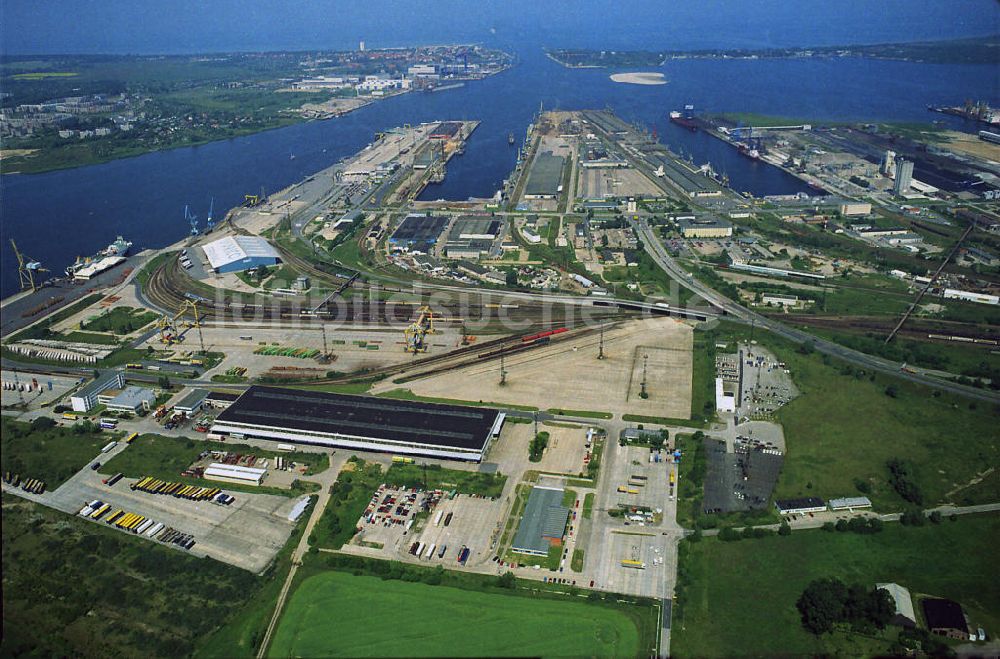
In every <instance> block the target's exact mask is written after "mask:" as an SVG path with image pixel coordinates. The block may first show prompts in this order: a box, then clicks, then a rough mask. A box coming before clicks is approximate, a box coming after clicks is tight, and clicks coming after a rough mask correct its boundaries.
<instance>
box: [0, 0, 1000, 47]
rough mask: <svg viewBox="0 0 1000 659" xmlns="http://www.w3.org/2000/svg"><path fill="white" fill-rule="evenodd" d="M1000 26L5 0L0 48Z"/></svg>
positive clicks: (706, 3)
mask: <svg viewBox="0 0 1000 659" xmlns="http://www.w3.org/2000/svg"><path fill="white" fill-rule="evenodd" d="M996 33H1000V3H998V2H997V1H996V0H947V1H941V0H880V1H876V0H835V1H829V0H825V1H820V0H672V1H666V0H618V1H616V2H594V1H586V0H575V1H574V0H507V1H498V0H426V1H425V0H367V1H364V2H359V1H357V0H346V1H345V0H314V1H305V0H280V1H279V0H253V1H251V0H169V1H166V2H164V1H162V0H158V1H151V0H102V1H95V0H3V1H2V2H0V50H2V52H3V53H4V54H9V55H18V54H21V55H30V54H53V53H59V54H62V53H91V54H98V53H114V54H126V53H134V54H151V53H193V52H199V53H200V52H220V51H236V50H252V51H260V50H310V49H321V48H354V47H356V46H357V44H358V41H360V40H362V39H363V40H365V41H366V44H367V46H368V47H369V48H378V47H389V46H402V45H416V44H422V43H456V42H469V41H475V42H485V43H488V44H496V45H513V46H518V45H522V46H525V47H534V46H538V45H548V46H553V47H579V46H590V47H607V48H629V47H630V48H649V49H669V48H678V49H680V48H698V47H721V46H728V47H760V46H789V45H830V44H844V43H873V42H884V41H905V40H922V39H923V40H927V39H943V38H950V37H956V36H981V35H988V34H996Z"/></svg>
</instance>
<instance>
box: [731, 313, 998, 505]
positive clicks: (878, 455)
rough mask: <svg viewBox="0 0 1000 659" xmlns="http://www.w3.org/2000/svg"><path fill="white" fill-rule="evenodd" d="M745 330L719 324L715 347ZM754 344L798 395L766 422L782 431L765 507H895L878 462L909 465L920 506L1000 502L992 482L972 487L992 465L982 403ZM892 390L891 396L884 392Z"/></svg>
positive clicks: (989, 409) (990, 426)
mask: <svg viewBox="0 0 1000 659" xmlns="http://www.w3.org/2000/svg"><path fill="white" fill-rule="evenodd" d="M749 331H750V329H749V328H737V327H734V326H732V325H729V324H722V325H721V326H720V328H719V329H717V330H714V334H715V336H716V338H717V339H719V340H723V341H729V342H732V341H733V340H734V338H735V337H736V336H742V337H746V336H747V335H748V334H749ZM755 337H756V340H757V341H759V342H760V344H761V345H763V346H765V347H768V348H771V349H772V350H773V351H774V352H775V354H776V355H777V356H778V358H779V359H781V360H782V361H784V362H786V363H787V365H788V368H789V370H791V374H792V379H793V380H794V381H795V384H796V385H797V386H798V388H799V390H800V391H801V392H802V395H801V396H800V397H799V398H796V399H795V400H793V401H792V402H791V403H789V404H788V405H787V406H785V407H784V408H782V409H780V410H778V412H777V413H776V420H777V421H778V422H779V423H781V424H782V425H783V427H784V433H785V442H786V445H787V450H786V455H785V463H784V466H783V467H782V471H781V475H780V477H779V479H778V484H777V487H776V488H775V492H774V496H775V498H793V497H798V496H819V497H823V498H831V497H840V496H855V495H857V494H860V493H861V492H859V490H858V487H857V484H858V483H861V484H862V486H863V487H865V488H866V489H868V490H869V491H868V492H864V494H865V495H866V496H868V497H869V498H871V500H872V502H873V503H874V504H875V507H876V508H878V509H882V510H899V509H901V508H903V507H904V504H905V502H904V501H903V499H902V498H900V497H899V496H898V495H897V494H896V493H895V491H894V490H893V489H892V488H891V487H890V486H889V484H888V476H889V474H888V470H887V469H886V466H885V463H886V461H887V460H889V459H891V458H894V457H899V458H901V459H903V460H905V461H906V462H908V463H909V464H910V465H912V473H913V477H914V480H915V481H916V482H917V484H918V486H919V487H920V489H921V490H922V492H923V495H924V505H925V506H927V507H929V506H933V505H936V504H938V503H944V502H952V503H956V504H960V505H969V504H975V503H990V502H994V501H1000V478H997V477H995V475H996V474H995V472H994V477H991V478H990V479H987V481H986V482H985V483H982V484H978V485H976V484H974V483H973V480H974V479H976V478H977V474H979V473H981V472H983V471H984V470H986V469H988V468H989V467H990V466H992V465H995V464H998V463H1000V441H998V439H1000V431H998V430H997V428H998V427H1000V423H998V422H1000V412H998V410H997V408H995V407H993V406H990V405H987V404H986V403H973V402H970V401H969V400H968V399H965V398H961V397H958V396H952V395H950V394H944V393H941V392H937V393H936V394H935V392H934V390H932V389H931V388H929V387H924V386H922V385H917V384H911V383H908V382H905V381H903V380H900V379H898V378H895V377H890V376H884V375H877V376H874V379H872V377H873V376H872V375H871V374H870V373H864V374H861V373H859V371H858V370H857V369H853V368H851V367H846V365H845V364H843V363H841V362H838V361H836V360H832V359H827V358H824V356H823V355H820V354H819V353H815V352H813V353H810V354H803V353H802V352H801V351H800V350H799V349H798V347H796V346H793V345H792V344H791V343H789V342H786V341H783V340H781V339H778V338H777V337H775V336H773V335H771V334H769V333H767V332H761V331H759V330H758V331H757V333H756V335H755ZM890 386H891V387H892V388H893V391H894V393H895V394H896V395H895V397H892V396H890V395H888V394H887V393H886V390H887V389H888V388H889V387H890Z"/></svg>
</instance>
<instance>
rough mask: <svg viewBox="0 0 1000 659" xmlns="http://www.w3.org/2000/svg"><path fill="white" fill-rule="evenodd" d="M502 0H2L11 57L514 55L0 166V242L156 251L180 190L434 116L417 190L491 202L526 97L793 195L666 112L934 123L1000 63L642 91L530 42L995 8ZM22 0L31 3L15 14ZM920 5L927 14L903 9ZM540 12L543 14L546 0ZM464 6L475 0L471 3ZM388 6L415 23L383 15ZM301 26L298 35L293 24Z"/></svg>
mask: <svg viewBox="0 0 1000 659" xmlns="http://www.w3.org/2000/svg"><path fill="white" fill-rule="evenodd" d="M138 4H139V5H143V4H144V3H138ZM514 4H515V7H514V9H508V7H509V5H508V4H505V3H489V2H486V3H470V2H458V1H457V0H451V1H446V2H440V3H426V4H424V3H403V2H398V3H393V2H389V3H374V5H373V6H370V7H367V8H360V9H358V8H357V3H348V4H344V3H318V4H315V3H298V4H296V3H288V4H286V3H267V2H261V3H249V2H241V1H239V0H232V1H230V0H224V1H222V0H220V2H217V3H207V6H209V7H211V8H212V10H211V11H213V12H214V14H213V15H212V16H210V17H208V19H210V20H208V19H207V20H206V21H205V22H204V23H203V24H196V23H193V22H192V19H191V16H194V15H197V13H198V12H199V11H202V12H204V11H207V10H206V9H205V6H206V4H205V3H196V4H195V3H192V4H191V6H190V7H188V9H189V10H190V13H189V14H186V13H185V6H186V5H185V4H184V3H180V4H176V3H170V7H171V8H172V12H171V17H167V18H164V20H163V21H161V22H157V21H156V20H152V18H154V17H150V16H147V17H146V19H144V21H143V23H142V27H141V29H140V30H139V33H140V34H142V35H144V39H142V40H141V41H136V40H135V38H136V36H135V33H136V30H135V29H132V30H131V31H128V32H127V33H123V32H121V31H115V30H114V28H115V24H114V23H115V20H119V19H114V20H112V19H108V18H107V17H108V16H109V15H110V14H112V13H113V12H114V11H115V10H116V9H117V10H118V12H119V13H120V14H121V16H120V17H119V18H120V20H127V19H128V17H129V16H130V14H131V13H134V12H135V11H136V9H135V5H134V4H133V3H119V2H106V3H89V2H82V3H75V6H76V7H77V8H78V9H80V10H81V17H80V18H79V20H77V21H76V22H75V23H72V24H70V23H69V22H67V21H66V19H65V18H64V17H62V16H61V15H58V16H57V14H59V12H58V9H59V8H60V7H61V8H65V5H64V4H62V3H51V2H41V3H37V2H36V3H19V2H10V3H5V8H4V12H5V13H4V20H3V21H2V22H0V36H2V37H3V38H2V43H3V48H4V50H5V52H7V53H25V54H30V53H33V52H35V53H37V52H57V51H60V48H63V49H64V50H62V52H65V51H72V52H206V51H221V50H245V49H248V48H249V47H250V45H251V44H253V45H255V46H256V48H257V49H262V50H266V49H279V48H287V49H293V48H295V49H302V48H319V47H326V48H331V47H344V48H346V47H354V46H355V45H356V41H357V39H359V38H364V39H366V41H367V43H368V45H369V47H379V46H390V45H401V44H412V43H435V42H452V43H454V42H459V41H482V42H485V43H487V44H490V45H496V46H499V47H503V48H505V49H507V50H509V51H512V52H515V53H516V54H517V55H518V64H517V65H516V66H515V67H514V68H512V69H511V70H509V71H507V72H505V73H502V74H500V75H497V76H494V77H492V78H489V79H487V80H483V81H477V82H470V83H468V84H466V85H465V86H464V87H462V88H460V89H454V90H450V91H444V92H439V93H434V94H423V93H413V94H407V95H404V96H399V97H395V98H391V99H387V100H385V101H383V102H378V103H375V104H372V105H370V106H368V107H366V108H363V109H362V110H359V111H357V112H355V113H352V114H350V115H347V116H345V117H341V118H338V119H334V120H330V121H320V122H310V123H305V124H299V125H296V126H291V127H288V128H283V129H279V130H274V131H268V132H264V133H259V134H256V135H252V136H248V137H242V138H237V139H232V140H225V141H220V142H214V143H211V144H207V145H202V146H198V147H192V148H184V149H176V150H172V151H165V152H159V153H152V154H147V155H144V156H139V157H135V158H129V159H124V160H118V161H114V162H110V163H106V164H103V165H94V166H90V167H82V168H77V169H72V170H66V171H59V172H51V173H47V174H38V175H30V176H22V175H4V176H3V177H2V178H0V233H2V238H3V242H4V244H6V243H7V239H8V238H10V237H13V238H14V239H15V240H17V242H18V246H19V247H20V248H21V249H22V250H23V251H24V252H25V253H27V254H29V255H31V256H32V257H33V258H36V259H39V260H41V261H43V262H44V263H45V264H46V265H47V266H48V267H49V268H50V269H53V270H60V269H62V268H63V267H65V265H67V264H69V263H70V262H72V260H73V259H74V258H75V257H76V256H77V255H78V254H90V253H93V252H94V251H96V250H97V249H99V248H101V247H103V246H104V245H106V244H107V243H109V242H110V241H111V240H113V239H114V237H115V236H116V235H118V234H122V235H124V236H126V237H127V238H129V239H130V240H132V241H133V242H134V243H135V245H136V247H135V249H138V248H142V247H160V246H163V245H166V244H169V243H171V242H173V241H175V240H177V239H178V238H180V237H182V236H183V235H184V234H185V232H186V231H187V229H188V225H187V224H186V223H185V222H184V220H183V209H184V205H185V204H192V205H193V207H194V208H195V212H198V213H199V214H200V215H201V216H202V217H204V215H205V212H206V211H207V208H208V203H209V199H210V198H211V197H214V198H215V208H216V215H217V216H222V215H223V214H224V212H225V209H228V208H230V207H232V206H233V205H236V204H237V203H239V202H240V201H241V200H242V198H243V195H244V194H246V193H249V192H255V191H257V190H259V189H260V187H261V186H262V185H263V186H265V188H266V189H268V190H275V189H279V188H282V187H285V186H286V185H289V184H291V183H293V182H295V181H297V180H300V179H302V178H304V177H305V176H307V175H309V174H310V173H312V172H314V171H316V170H319V169H321V168H323V167H326V166H328V165H330V164H332V163H333V162H335V161H337V160H339V159H340V158H341V157H343V156H345V155H348V154H351V153H353V152H355V151H357V150H358V149H360V148H362V147H364V146H365V145H366V144H367V143H368V142H370V141H371V140H372V139H373V136H374V134H375V133H376V132H378V131H380V130H384V129H386V128H389V127H392V126H397V125H401V124H403V123H417V122H421V121H431V120H436V119H449V118H457V119H478V120H480V121H481V122H482V123H481V124H480V126H479V128H478V129H477V130H476V132H475V133H474V134H473V136H472V138H471V139H470V141H469V143H468V146H467V149H466V153H465V155H464V156H461V157H456V158H454V159H452V161H451V163H450V164H449V166H448V177H447V179H446V180H445V182H444V183H443V184H441V185H437V186H433V187H431V188H428V190H427V191H426V192H425V195H424V197H425V198H430V199H436V198H447V199H465V198H467V197H469V196H477V197H483V196H490V195H492V194H493V192H494V191H495V190H496V189H497V188H498V187H499V185H500V182H501V181H502V180H503V179H504V178H506V177H507V176H508V175H509V172H510V170H511V169H512V167H513V165H514V160H515V157H516V156H515V150H514V149H513V148H512V147H510V146H509V145H508V144H507V139H506V138H507V134H508V133H510V132H513V133H514V134H515V135H516V136H518V137H521V136H522V135H523V134H524V130H525V127H526V126H527V123H528V122H529V121H530V120H531V117H532V115H533V114H534V113H535V112H536V111H537V110H538V108H539V105H540V104H541V105H542V106H544V107H545V108H547V109H551V108H560V109H583V108H605V107H611V108H613V109H614V110H615V111H616V112H617V113H619V114H620V115H621V116H622V117H623V118H625V119H626V120H629V121H639V122H642V123H643V124H645V125H647V126H649V127H651V128H656V130H657V132H658V134H659V138H660V139H661V141H663V142H665V143H667V144H668V145H669V146H671V147H672V148H673V149H674V150H678V149H683V150H684V151H685V152H687V153H690V154H691V155H692V156H693V158H694V160H695V161H696V162H698V163H704V162H711V163H712V165H713V166H714V167H715V168H716V169H717V170H718V171H724V172H726V173H727V174H728V175H729V177H730V180H731V182H732V185H733V186H734V187H735V188H736V189H738V190H747V191H751V192H753V193H754V194H778V193H787V192H794V191H798V190H803V189H805V188H804V186H803V185H802V184H801V183H800V182H799V181H798V180H797V179H794V178H793V177H790V176H788V175H786V174H784V173H783V172H780V171H779V170H776V169H774V168H772V167H768V166H766V165H764V164H762V163H756V162H752V161H750V160H748V159H746V158H744V157H742V156H740V155H738V154H737V153H735V151H733V150H732V149H731V148H729V147H728V146H726V145H725V144H723V143H721V142H719V141H718V140H714V139H712V138H710V137H708V136H706V135H704V134H702V133H690V132H688V131H686V130H683V129H682V128H680V127H678V126H676V125H674V124H671V123H670V122H669V121H668V119H667V113H668V112H669V111H670V110H672V109H676V108H679V107H680V106H682V105H684V104H686V103H693V104H695V105H696V106H697V107H698V108H701V109H703V110H707V111H713V112H724V111H743V112H757V113H764V114H772V115H781V116H789V117H814V118H818V119H852V120H894V121H929V120H931V119H940V118H941V117H940V115H929V114H928V112H927V110H926V109H925V108H926V106H927V105H928V104H940V103H953V102H959V101H961V100H964V99H965V98H982V99H984V100H990V101H992V102H993V103H996V102H997V100H998V97H1000V94H998V86H1000V85H998V77H997V70H996V69H995V67H990V66H967V65H931V64H915V63H904V62H888V61H871V60H859V59H809V60H756V61H746V60H734V61H717V60H683V61H681V60H678V61H670V62H668V63H667V64H666V65H664V66H663V67H662V72H663V73H664V74H665V76H666V78H667V80H668V81H669V82H668V84H666V85H663V86H655V87H653V86H650V87H645V86H636V85H626V84H619V83H614V82H611V81H610V79H609V74H610V73H611V72H610V71H607V70H596V69H582V70H570V69H565V68H563V67H561V66H559V65H557V64H555V63H554V62H552V61H550V60H549V59H547V58H546V57H545V56H544V54H543V52H542V47H543V46H545V45H550V46H589V47H608V48H626V47H627V48H649V49H659V48H698V47H722V46H745V47H753V46H764V45H794V44H824V43H857V42H878V41H898V40H910V39H920V38H932V37H937V38H944V37H948V36H959V35H975V34H984V33H990V32H995V31H997V25H996V20H997V18H996V17H997V15H998V12H997V9H996V4H995V3H982V2H978V3H975V2H970V3H959V4H954V3H942V2H926V3H913V2H909V3H900V2H895V1H892V2H883V3H870V2H844V3H819V2H815V3H814V2H805V3H801V2H797V3H788V2H779V1H778V0H769V1H768V2H763V3H752V6H753V7H754V8H755V11H751V12H747V11H745V9H746V7H747V6H748V4H745V3H740V2H727V1H724V0H717V1H713V2H697V3H677V4H676V5H675V4H674V3H670V7H669V8H667V9H662V8H661V9H655V8H651V6H652V5H657V4H659V3H639V2H623V3H617V4H615V5H612V4H610V3H609V4H607V5H605V4H601V5H596V4H593V3H590V4H587V3H583V4H579V3H570V2H557V3H552V4H551V5H547V4H546V3H541V4H529V3H527V2H517V3H514ZM29 6H30V7H31V8H34V9H33V10H32V11H30V12H29V10H28V9H27V7H29ZM162 6H164V5H160V4H156V5H153V4H152V3H150V4H149V5H148V6H147V7H146V9H147V10H149V11H150V12H152V13H153V14H156V12H158V11H162V10H161V9H158V8H159V7H162ZM317 6H320V7H321V8H322V7H325V8H326V10H328V11H332V10H331V9H330V8H331V7H333V9H334V10H335V9H337V8H340V9H341V10H342V11H343V12H349V13H350V15H351V16H353V17H354V20H353V22H352V21H346V22H345V21H337V20H331V21H326V22H323V21H320V20H319V18H318V17H317V16H316V12H317V11H319V10H317V8H316V7H317ZM517 6H520V10H521V12H522V13H521V14H520V15H519V14H518V7H517ZM832 6H835V7H836V9H831V7H832ZM915 6H916V7H918V8H920V9H921V10H922V13H919V15H915V13H914V11H913V9H914V7H915ZM373 7H374V8H373ZM545 7H549V8H550V11H549V13H546V11H545ZM289 8H291V9H292V10H296V9H297V10H300V11H299V13H297V14H296V16H295V20H294V21H293V20H288V21H274V20H272V21H270V22H269V21H268V20H267V17H268V16H272V17H273V16H274V15H275V14H276V12H281V11H283V10H288V9H289ZM477 8H480V9H481V11H475V9H477ZM595 8H596V9H600V11H597V10H596V9H595ZM851 8H854V9H856V10H857V11H856V13H855V14H850V13H849V12H846V11H844V10H845V9H851ZM904 8H907V9H906V10H905V11H904ZM88 9H90V10H92V12H91V13H90V14H88V13H87V12H86V10H88ZM376 9H379V11H376ZM470 10H473V11H470ZM240 11H243V12H244V14H243V15H244V16H251V17H252V18H253V25H256V26H257V28H256V33H254V30H253V29H249V28H248V30H249V33H248V32H247V31H246V30H244V31H239V30H236V31H234V30H228V31H227V30H224V29H222V28H221V27H219V22H220V21H222V22H225V21H227V20H230V19H231V18H232V17H233V16H235V15H236V13H238V12H240ZM392 11H396V12H397V13H396V14H393V13H392ZM421 11H422V12H423V13H422V14H421V13H420V12H421ZM227 12H229V14H227ZM609 12H610V13H609ZM630 12H631V13H630ZM893 12H895V13H896V15H895V17H894V16H893ZM29 13H30V16H29ZM63 13H65V12H63ZM82 14H86V16H83V15H82ZM91 14H93V16H103V17H105V18H106V19H107V20H111V24H110V25H107V24H102V25H101V26H95V25H90V23H91V22H92V16H91ZM334 15H336V16H343V15H344V14H331V16H334ZM387 16H389V17H391V16H396V17H400V16H401V17H403V18H404V19H405V18H410V19H412V20H401V21H390V20H383V19H384V18H385V17H387ZM380 17H381V19H380ZM946 19H947V20H946ZM32 21H34V23H32ZM46 21H47V22H46ZM463 21H464V22H463ZM831 21H834V22H831ZM132 25H133V26H134V25H136V24H135V23H133V24H132ZM88 26H89V28H90V29H89V31H88ZM32 28H38V29H37V30H36V31H35V33H34V34H33V36H32V37H31V39H26V38H25V36H24V35H25V34H26V32H25V31H26V30H30V29H32ZM296 28H297V29H298V32H297V34H298V35H299V38H298V40H294V39H291V37H290V36H289V35H290V33H291V32H294V31H295V29H296ZM449 28H450V30H449ZM942 30H944V31H942ZM240 39H243V40H242V41H241V40H240ZM290 155H295V158H294V159H291V158H290V157H289V156H290ZM0 249H3V248H0ZM0 254H2V255H3V258H2V273H0V274H2V287H0V292H2V295H3V296H7V295H9V294H11V293H13V292H15V291H16V287H17V272H16V263H15V262H14V260H13V258H11V254H10V250H9V249H3V251H2V252H0Z"/></svg>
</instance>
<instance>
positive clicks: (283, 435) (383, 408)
mask: <svg viewBox="0 0 1000 659" xmlns="http://www.w3.org/2000/svg"><path fill="white" fill-rule="evenodd" d="M504 418H505V415H504V414H503V413H502V412H499V411H497V410H493V409H487V408H482V407H466V406H464V405H439V404H432V403H423V402H418V401H407V400H393V399H389V398H376V397H374V396H348V395H344V394H333V393H326V392H322V391H303V390H299V389H284V388H280V387H262V386H253V387H250V388H249V389H247V391H246V393H244V394H243V395H242V396H240V397H239V399H238V400H237V401H236V402H235V403H233V404H232V405H231V406H230V407H229V408H228V409H226V410H225V411H223V412H222V413H221V414H219V416H218V417H217V418H216V420H215V423H214V424H213V425H212V429H211V432H212V433H213V434H218V435H228V436H230V437H235V438H251V439H269V440H276V441H284V442H294V443H299V444H313V445H319V446H336V447H342V448H348V449H356V450H364V451H379V452H383V453H395V454H404V455H423V456H428V457H437V458H448V459H452V460H467V461H470V462H480V461H481V460H482V458H483V454H484V453H485V452H486V450H487V449H488V448H489V445H490V442H491V441H492V439H493V438H494V437H495V436H497V435H499V434H500V429H501V427H502V426H503V421H504Z"/></svg>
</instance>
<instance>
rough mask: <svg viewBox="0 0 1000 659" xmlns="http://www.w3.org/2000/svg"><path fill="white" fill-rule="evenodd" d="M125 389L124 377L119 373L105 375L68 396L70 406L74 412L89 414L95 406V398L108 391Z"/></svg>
mask: <svg viewBox="0 0 1000 659" xmlns="http://www.w3.org/2000/svg"><path fill="white" fill-rule="evenodd" d="M124 387H125V376H124V375H122V374H121V372H119V371H114V372H112V373H106V374H104V375H102V376H101V377H99V378H97V379H96V380H94V381H93V382H91V383H90V384H88V385H87V386H85V387H83V388H82V389H80V390H79V391H78V392H76V393H75V394H73V395H72V396H70V399H69V400H70V404H71V405H72V406H73V411H74V412H89V411H90V410H91V408H93V407H94V406H95V405H97V397H98V396H99V395H100V394H102V393H104V392H105V391H107V390H108V389H122V388H124Z"/></svg>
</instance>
